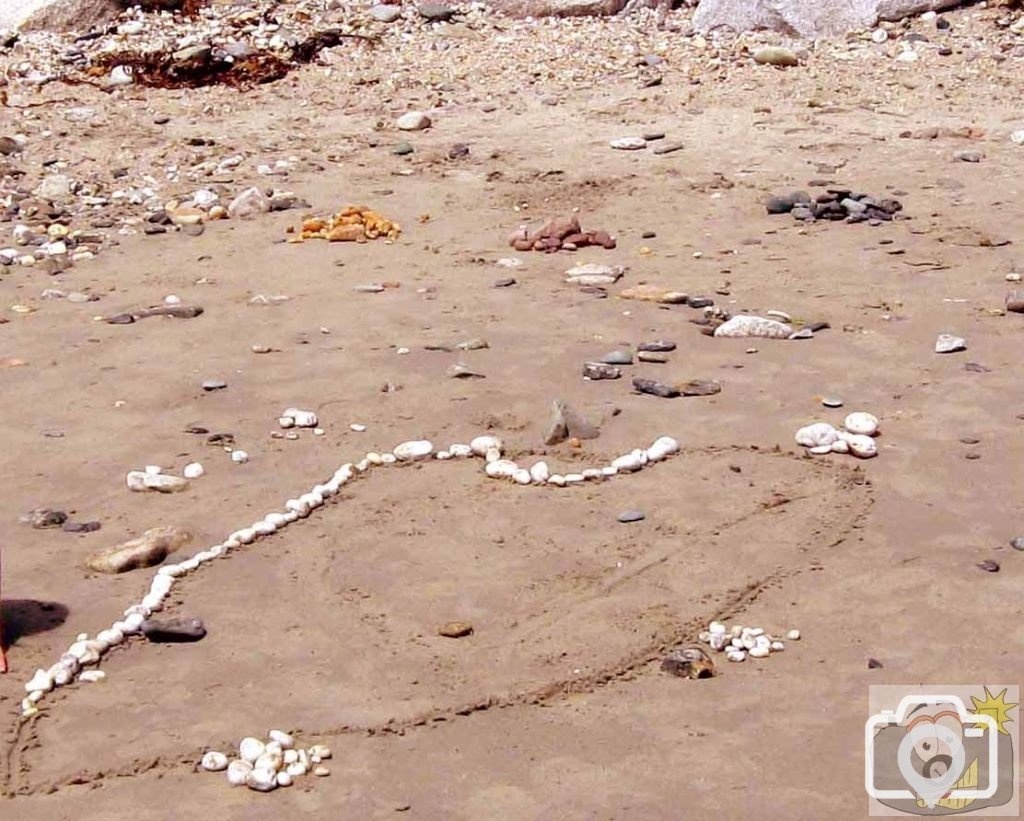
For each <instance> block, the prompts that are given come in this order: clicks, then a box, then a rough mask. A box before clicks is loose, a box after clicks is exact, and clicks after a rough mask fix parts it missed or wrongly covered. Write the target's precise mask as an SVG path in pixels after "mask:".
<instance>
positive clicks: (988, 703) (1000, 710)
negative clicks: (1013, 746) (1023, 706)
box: [971, 687, 1019, 735]
mask: <svg viewBox="0 0 1024 821" xmlns="http://www.w3.org/2000/svg"><path fill="white" fill-rule="evenodd" d="M1005 696H1006V689H1005V688H1004V689H1003V691H1002V692H1001V693H1000V694H999V695H997V696H993V695H992V693H990V692H989V690H988V687H986V688H985V698H984V699H980V698H975V697H974V696H971V701H973V702H974V712H975V713H982V714H984V715H988V716H992V718H993V719H995V722H996V727H998V728H999V732H1001V733H1002V734H1003V735H1009V734H1010V731H1009V730H1007V729H1006V727H1005V725H1006V724H1007V723H1009V722H1011V721H1013V719H1012V718H1010V710H1012V709H1013V708H1014V707H1018V706H1019V705H1017V704H1007V703H1006V701H1005V699H1004V697H1005Z"/></svg>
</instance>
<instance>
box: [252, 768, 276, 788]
mask: <svg viewBox="0 0 1024 821" xmlns="http://www.w3.org/2000/svg"><path fill="white" fill-rule="evenodd" d="M245 786H247V787H248V788H249V789H250V790H256V791H257V792H270V791H271V790H276V789H277V772H276V771H275V770H270V769H266V768H264V767H254V768H253V769H252V770H250V771H249V774H248V775H247V776H246V777H245Z"/></svg>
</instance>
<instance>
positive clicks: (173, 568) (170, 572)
mask: <svg viewBox="0 0 1024 821" xmlns="http://www.w3.org/2000/svg"><path fill="white" fill-rule="evenodd" d="M156 572H157V573H159V574H160V575H161V576H170V577H171V578H172V579H173V578H177V577H178V576H180V575H181V574H182V573H183V572H184V571H183V570H182V569H181V567H180V566H179V565H176V564H165V565H164V566H163V567H161V568H160V569H159V570H157V571H156Z"/></svg>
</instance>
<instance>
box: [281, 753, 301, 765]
mask: <svg viewBox="0 0 1024 821" xmlns="http://www.w3.org/2000/svg"><path fill="white" fill-rule="evenodd" d="M298 760H299V751H298V750H292V749H287V750H285V751H284V763H285V766H287V765H288V764H294V763H295V762H296V761H298Z"/></svg>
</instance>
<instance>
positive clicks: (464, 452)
mask: <svg viewBox="0 0 1024 821" xmlns="http://www.w3.org/2000/svg"><path fill="white" fill-rule="evenodd" d="M448 452H449V453H450V454H451V455H452V456H457V457H459V458H460V459H464V458H465V457H467V456H472V455H473V448H471V447H470V446H469V445H452V446H451V447H450V448H448Z"/></svg>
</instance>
